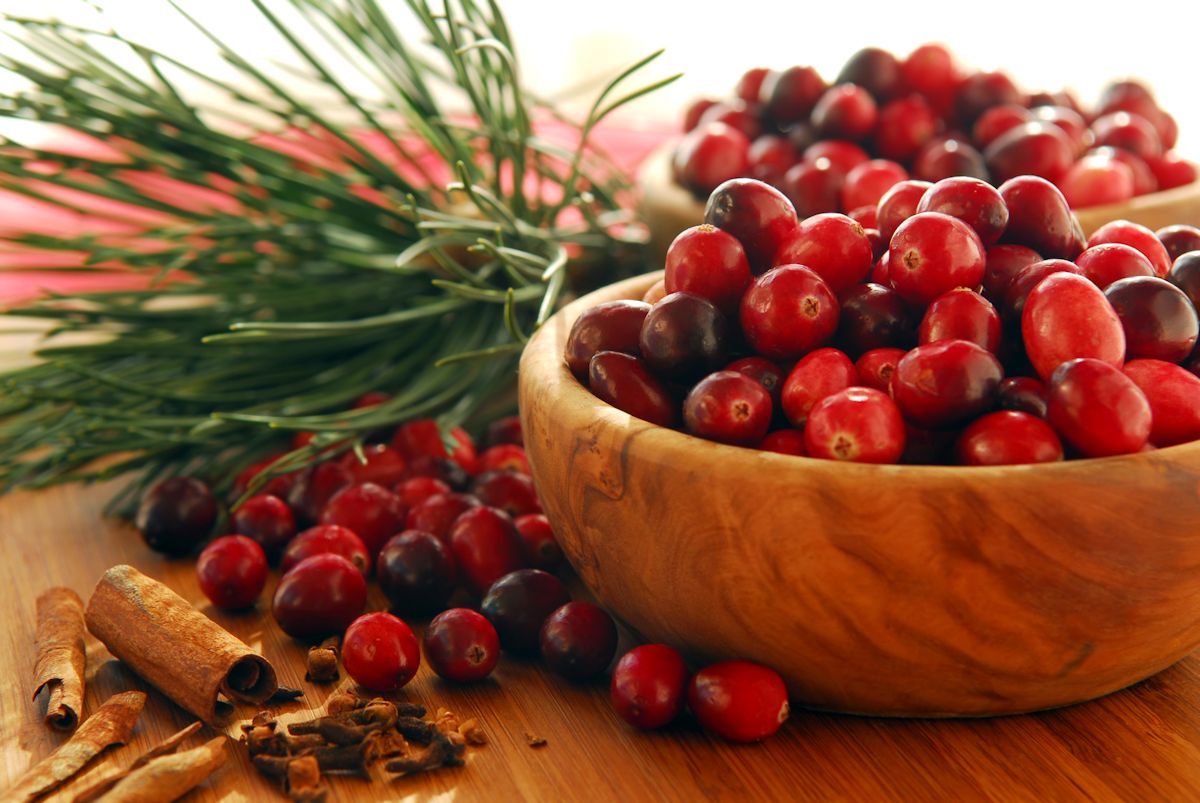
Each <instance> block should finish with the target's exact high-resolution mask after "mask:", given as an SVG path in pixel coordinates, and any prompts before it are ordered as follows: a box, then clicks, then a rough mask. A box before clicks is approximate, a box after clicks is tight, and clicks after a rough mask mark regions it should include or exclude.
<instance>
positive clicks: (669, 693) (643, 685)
mask: <svg viewBox="0 0 1200 803" xmlns="http://www.w3.org/2000/svg"><path fill="white" fill-rule="evenodd" d="M687 682H688V671H687V665H685V664H684V662H683V658H681V657H680V655H679V653H677V652H676V651H675V650H673V649H672V648H671V647H668V646H667V645H666V644H643V645H641V646H640V647H634V648H633V649H632V650H630V651H629V652H627V653H625V654H624V655H622V656H621V659H620V660H619V661H617V665H616V666H615V667H613V674H612V684H611V686H610V690H609V693H610V696H611V697H612V704H613V708H614V709H616V712H617V714H618V715H619V716H620V717H621V719H623V720H625V721H626V722H628V723H629V724H630V725H634V726H635V727H638V728H644V729H647V730H648V729H651V728H661V727H662V726H663V725H667V724H670V723H671V722H672V721H674V719H675V718H676V717H678V716H679V712H680V711H682V710H683V702H684V691H685V687H686V686H687Z"/></svg>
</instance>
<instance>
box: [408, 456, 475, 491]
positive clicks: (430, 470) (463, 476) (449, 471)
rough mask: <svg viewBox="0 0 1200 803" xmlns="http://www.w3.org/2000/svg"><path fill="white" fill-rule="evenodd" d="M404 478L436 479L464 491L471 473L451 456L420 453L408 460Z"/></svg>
mask: <svg viewBox="0 0 1200 803" xmlns="http://www.w3.org/2000/svg"><path fill="white" fill-rule="evenodd" d="M404 478H405V479H406V480H412V479H430V480H436V481H438V482H440V483H442V484H443V485H446V486H448V487H449V488H450V490H452V491H464V490H466V489H467V486H469V485H470V484H471V475H470V474H468V473H467V472H466V470H464V469H463V467H462V466H460V465H459V464H458V463H456V462H454V461H453V460H450V459H449V458H445V457H434V456H433V455H420V456H419V457H415V458H413V459H412V460H410V461H408V468H407V469H405V471H404ZM397 487H399V486H397Z"/></svg>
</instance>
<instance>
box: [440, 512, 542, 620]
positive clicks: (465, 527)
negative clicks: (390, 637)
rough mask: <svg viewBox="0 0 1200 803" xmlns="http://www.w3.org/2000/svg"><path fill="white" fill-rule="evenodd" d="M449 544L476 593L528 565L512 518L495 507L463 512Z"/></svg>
mask: <svg viewBox="0 0 1200 803" xmlns="http://www.w3.org/2000/svg"><path fill="white" fill-rule="evenodd" d="M449 545H450V552H451V553H452V554H453V555H454V562H455V565H457V566H458V570H459V576H460V577H461V578H462V580H463V581H465V583H466V585H467V587H468V588H469V589H470V590H471V592H472V593H475V594H482V593H483V592H484V591H486V590H487V589H488V588H489V587H490V586H491V585H492V583H494V582H496V581H497V580H499V579H500V578H501V577H503V576H504V575H506V574H508V573H509V572H513V571H516V570H517V569H523V568H525V567H526V566H528V565H529V556H528V555H526V553H525V542H524V541H522V540H521V536H520V534H519V533H518V532H517V528H516V527H515V526H513V523H512V519H511V518H509V516H508V514H507V513H505V512H504V511H502V510H497V509H496V508H492V507H473V508H470V509H469V510H466V511H465V512H463V514H462V515H460V516H459V517H458V518H457V519H455V520H454V525H453V526H452V527H451V528H450V536H449ZM539 624H540V623H539Z"/></svg>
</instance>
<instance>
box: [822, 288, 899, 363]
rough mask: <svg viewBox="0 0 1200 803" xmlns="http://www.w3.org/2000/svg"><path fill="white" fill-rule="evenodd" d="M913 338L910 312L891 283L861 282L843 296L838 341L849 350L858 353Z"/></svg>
mask: <svg viewBox="0 0 1200 803" xmlns="http://www.w3.org/2000/svg"><path fill="white" fill-rule="evenodd" d="M914 339H915V332H914V327H913V321H912V315H911V314H910V313H909V311H908V307H907V306H906V305H905V303H904V300H903V299H901V298H900V294H899V293H897V292H896V291H895V290H893V289H892V288H891V287H885V286H883V285H881V284H875V283H868V284H861V285H859V286H858V287H855V288H854V289H853V290H851V291H850V292H849V293H847V294H846V295H845V296H844V297H843V298H842V310H841V319H840V321H839V323H838V332H837V341H838V343H840V344H841V345H842V347H843V348H844V349H845V350H846V352H847V353H848V354H850V355H852V356H858V355H860V354H862V353H863V352H866V351H870V350H872V349H878V348H884V347H887V346H898V347H906V346H909V345H912V343H913V341H914Z"/></svg>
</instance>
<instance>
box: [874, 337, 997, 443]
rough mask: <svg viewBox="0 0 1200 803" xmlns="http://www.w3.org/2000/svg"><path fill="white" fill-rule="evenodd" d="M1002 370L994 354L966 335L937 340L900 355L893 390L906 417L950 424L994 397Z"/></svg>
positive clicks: (934, 425) (929, 425) (930, 424)
mask: <svg viewBox="0 0 1200 803" xmlns="http://www.w3.org/2000/svg"><path fill="white" fill-rule="evenodd" d="M1003 376H1004V370H1003V368H1001V366H1000V361H999V360H998V359H996V356H995V355H994V354H992V353H991V352H990V351H988V350H987V349H985V348H983V347H982V346H979V345H976V344H975V343H968V342H967V341H965V340H939V341H938V342H937V343H929V344H928V345H924V346H917V347H916V348H915V349H913V350H912V351H910V352H908V353H907V354H905V355H904V357H903V359H901V360H900V362H898V363H897V364H896V372H895V373H894V374H892V395H893V397H894V398H895V400H896V405H897V406H898V407H899V408H900V412H902V413H903V414H904V418H905V419H906V420H907V421H909V422H910V423H912V424H914V425H915V426H918V427H922V428H925V429H939V428H946V427H952V426H954V425H955V424H958V423H961V422H963V421H967V420H970V419H972V418H975V417H976V416H978V415H979V414H980V413H983V412H986V411H987V410H989V409H990V408H991V407H992V405H993V404H994V403H995V395H996V389H997V387H998V386H999V385H1000V380H1001V378H1003Z"/></svg>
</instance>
